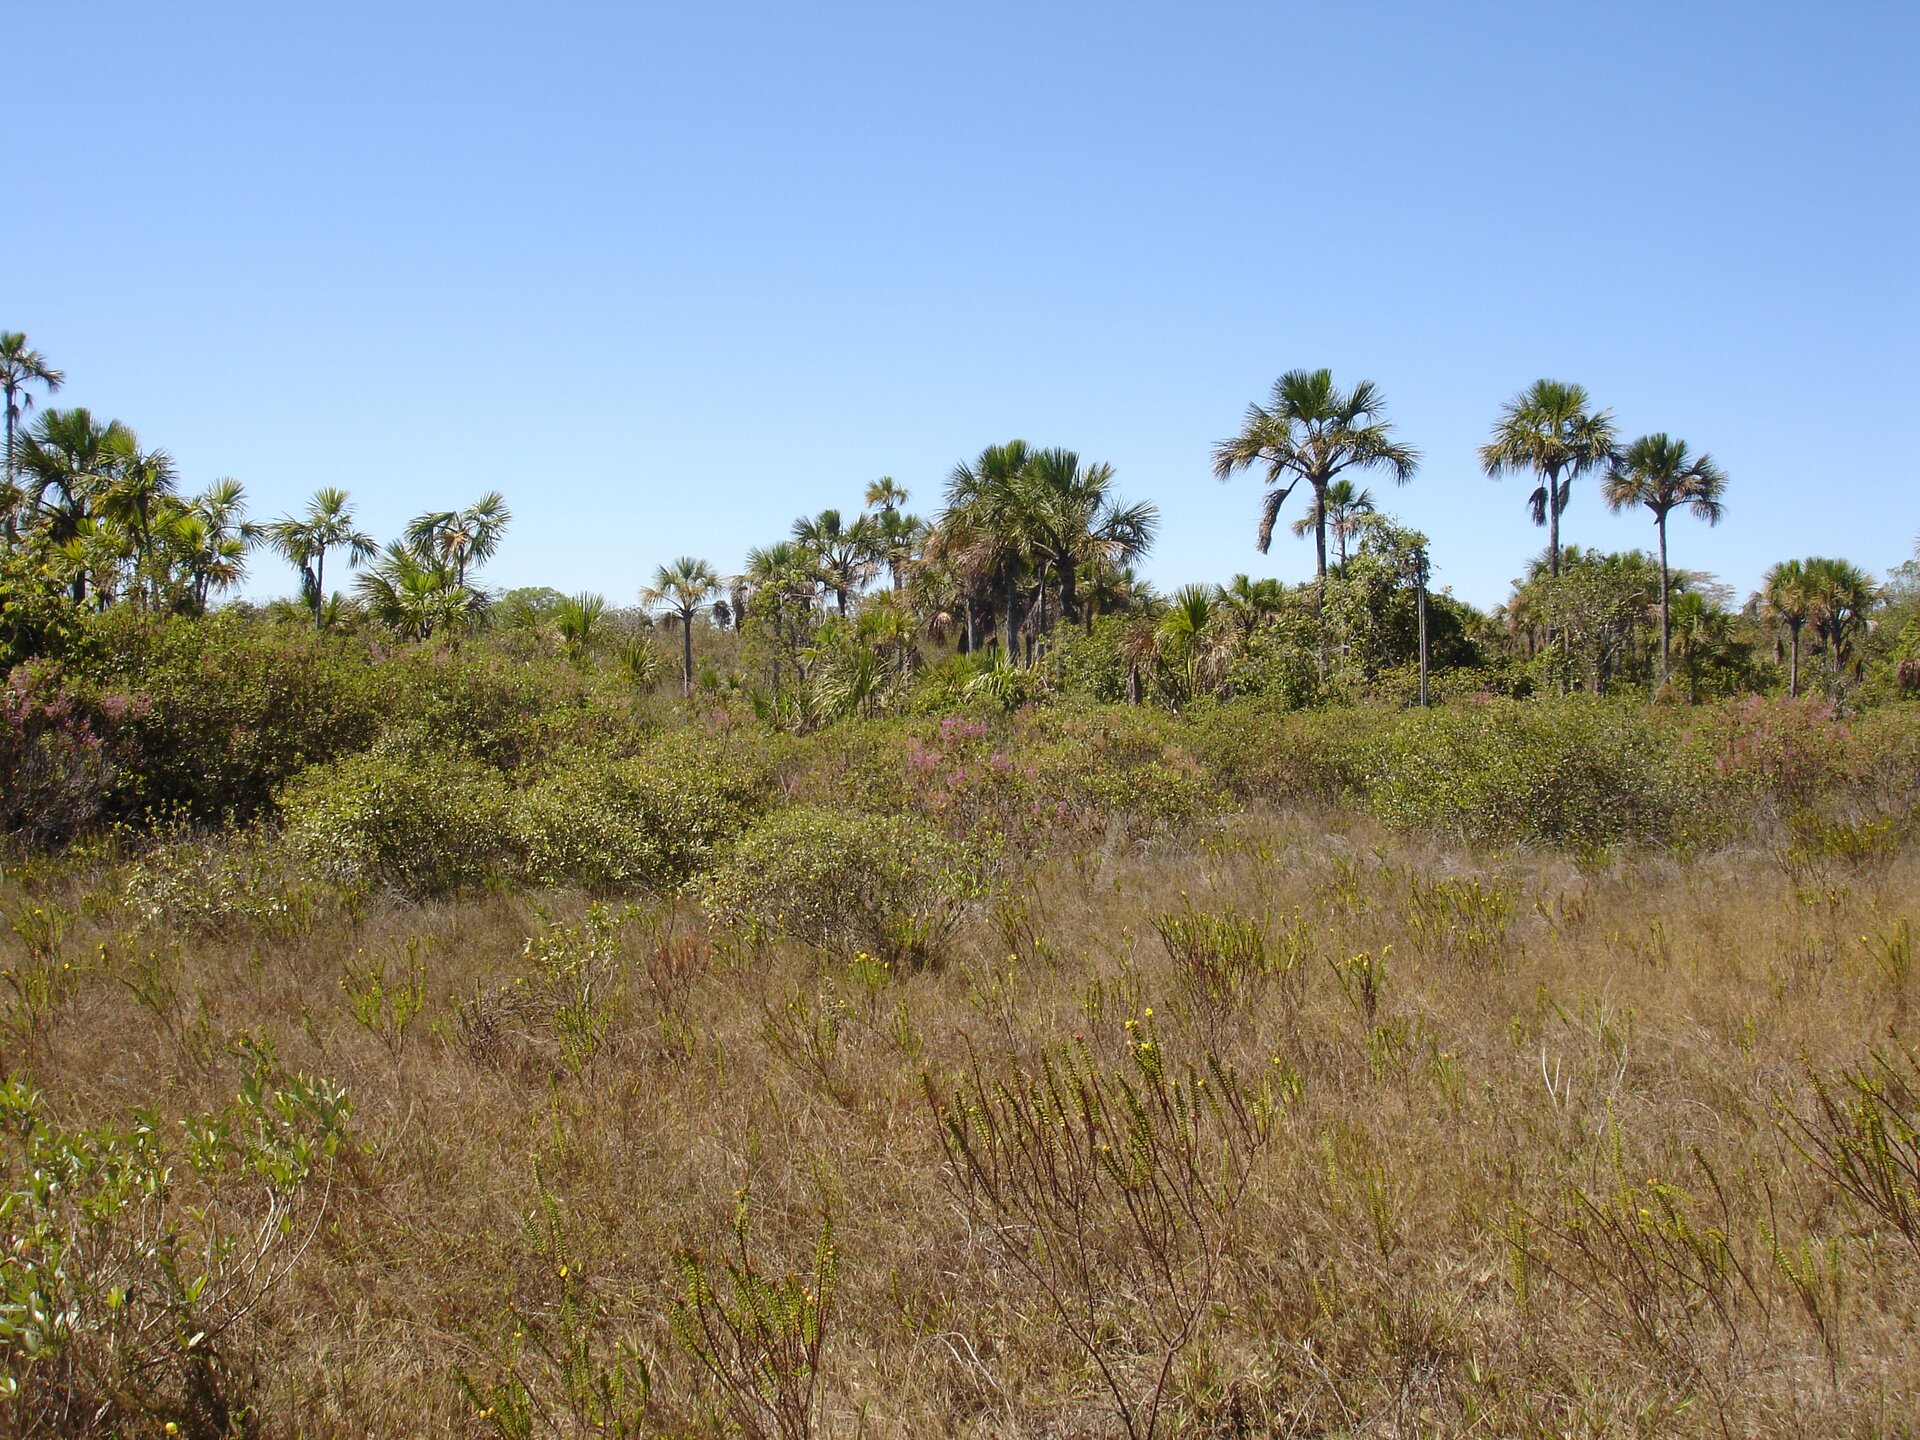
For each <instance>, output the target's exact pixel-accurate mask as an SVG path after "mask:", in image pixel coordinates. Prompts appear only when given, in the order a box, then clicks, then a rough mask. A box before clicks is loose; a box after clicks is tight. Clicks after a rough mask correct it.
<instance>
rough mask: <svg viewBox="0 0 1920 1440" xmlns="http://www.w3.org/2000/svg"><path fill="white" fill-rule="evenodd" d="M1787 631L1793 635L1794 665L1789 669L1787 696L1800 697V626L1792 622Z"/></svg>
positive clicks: (1795, 698)
mask: <svg viewBox="0 0 1920 1440" xmlns="http://www.w3.org/2000/svg"><path fill="white" fill-rule="evenodd" d="M1787 632H1788V633H1789V634H1790V635H1792V636H1793V667H1792V668H1791V669H1790V670H1788V671H1787V698H1788V699H1789V700H1798V699H1799V698H1800V626H1799V625H1798V624H1790V625H1788V626H1787Z"/></svg>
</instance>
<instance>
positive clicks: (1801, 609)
mask: <svg viewBox="0 0 1920 1440" xmlns="http://www.w3.org/2000/svg"><path fill="white" fill-rule="evenodd" d="M1754 598H1755V599H1756V600H1758V601H1759V602H1760V610H1761V614H1762V615H1763V616H1764V617H1765V618H1766V619H1768V620H1769V621H1771V622H1772V623H1773V624H1776V625H1784V626H1786V627H1787V634H1788V636H1789V637H1790V638H1791V642H1792V646H1793V660H1792V665H1791V668H1790V669H1789V670H1788V671H1787V694H1788V696H1789V697H1790V698H1797V697H1798V696H1799V694H1800V631H1801V630H1802V629H1803V628H1804V627H1805V626H1806V623H1807V619H1808V617H1809V616H1810V615H1811V614H1812V613H1813V587H1812V585H1811V584H1810V583H1809V577H1808V575H1807V562H1806V561H1804V560H1782V561H1781V562H1780V563H1779V564H1777V565H1775V566H1773V568H1771V569H1770V570H1768V571H1767V573H1766V574H1765V575H1764V576H1762V577H1761V581H1760V593H1759V594H1758V595H1756V596H1755V597H1754ZM1779 658H1780V652H1779V651H1778V650H1776V651H1774V660H1775V662H1776V663H1778V661H1779Z"/></svg>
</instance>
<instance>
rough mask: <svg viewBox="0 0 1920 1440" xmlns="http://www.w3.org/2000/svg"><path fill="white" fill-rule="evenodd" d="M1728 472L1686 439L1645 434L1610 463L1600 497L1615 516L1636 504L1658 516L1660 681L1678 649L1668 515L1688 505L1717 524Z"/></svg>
mask: <svg viewBox="0 0 1920 1440" xmlns="http://www.w3.org/2000/svg"><path fill="white" fill-rule="evenodd" d="M1726 489H1727V476H1726V472H1725V471H1724V470H1722V469H1721V468H1720V467H1719V466H1718V465H1716V464H1714V463H1713V457H1712V456H1711V455H1708V454H1705V453H1702V454H1699V455H1694V454H1691V453H1689V451H1688V450H1687V442H1686V441H1684V440H1673V439H1669V438H1668V437H1667V436H1666V435H1665V434H1664V433H1662V434H1657V435H1642V436H1641V437H1640V438H1639V439H1638V440H1636V441H1634V442H1633V443H1632V444H1631V445H1629V446H1628V447H1627V448H1626V449H1625V450H1624V451H1622V452H1621V453H1620V454H1618V455H1616V456H1614V458H1613V459H1612V460H1611V461H1610V462H1609V463H1608V466H1607V473H1606V477H1605V478H1604V479H1603V480H1602V481H1601V482H1600V493H1601V495H1602V497H1603V498H1604V499H1605V500H1606V502H1607V508H1608V509H1610V510H1612V511H1613V512H1614V513H1615V514H1616V515H1617V514H1619V513H1620V512H1621V511H1622V510H1625V509H1627V508H1628V507H1629V506H1632V505H1644V506H1646V507H1647V509H1649V510H1651V511H1652V512H1653V524H1654V528H1655V529H1656V530H1657V531H1658V532H1659V535H1660V683H1661V684H1662V685H1665V684H1666V683H1667V680H1668V678H1669V676H1670V674H1671V670H1670V661H1669V653H1670V651H1671V649H1672V645H1673V611H1672V605H1671V603H1670V598H1671V597H1670V591H1671V589H1672V586H1671V583H1670V581H1669V579H1668V575H1667V516H1669V515H1671V514H1672V513H1673V512H1674V511H1675V510H1677V509H1678V508H1679V507H1680V506H1682V505H1684V506H1686V507H1687V509H1688V510H1689V511H1690V512H1692V514H1693V515H1694V517H1695V518H1696V519H1700V520H1704V521H1706V522H1707V524H1709V525H1718V524H1719V523H1720V517H1721V516H1722V515H1723V514H1725V513H1726V507H1725V506H1724V505H1722V504H1721V503H1720V497H1721V496H1722V495H1724V494H1725V493H1726Z"/></svg>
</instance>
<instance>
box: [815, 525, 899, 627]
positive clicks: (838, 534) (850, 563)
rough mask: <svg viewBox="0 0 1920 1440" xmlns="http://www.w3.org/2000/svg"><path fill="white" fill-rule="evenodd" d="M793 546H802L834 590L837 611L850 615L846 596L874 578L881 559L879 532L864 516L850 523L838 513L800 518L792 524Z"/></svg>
mask: <svg viewBox="0 0 1920 1440" xmlns="http://www.w3.org/2000/svg"><path fill="white" fill-rule="evenodd" d="M793 539H794V543H795V544H797V545H800V546H803V547H804V548H805V549H807V550H808V551H809V552H811V554H812V555H813V557H814V560H815V562H816V563H817V564H818V565H819V567H820V575H821V578H822V579H824V580H825V581H826V583H827V585H828V587H829V588H831V589H832V591H833V595H834V601H835V604H836V608H837V609H838V610H839V612H840V613H841V614H842V615H844V614H846V613H847V597H848V596H849V595H850V594H852V593H853V592H854V591H856V590H858V589H860V588H861V587H863V586H864V585H865V584H866V583H867V581H868V580H869V579H871V578H872V577H873V570H874V566H875V565H876V564H877V563H878V562H879V560H880V556H881V543H880V530H879V527H878V526H877V525H875V524H874V522H873V520H872V519H871V518H869V517H867V516H865V515H862V516H860V517H859V518H858V519H856V520H854V521H853V523H852V524H847V523H846V522H845V521H844V520H842V518H841V515H840V512H839V511H838V510H822V511H821V512H820V513H819V514H818V515H814V516H811V517H809V516H805V515H803V516H801V517H800V518H799V519H798V520H796V521H794V522H793Z"/></svg>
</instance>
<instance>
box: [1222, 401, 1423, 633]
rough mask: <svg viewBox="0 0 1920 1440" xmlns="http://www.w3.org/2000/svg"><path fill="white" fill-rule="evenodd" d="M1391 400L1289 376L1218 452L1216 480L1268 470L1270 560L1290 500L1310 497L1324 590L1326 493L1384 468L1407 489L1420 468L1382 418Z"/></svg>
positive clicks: (1264, 526) (1265, 537)
mask: <svg viewBox="0 0 1920 1440" xmlns="http://www.w3.org/2000/svg"><path fill="white" fill-rule="evenodd" d="M1385 409H1386V398H1385V397H1384V396H1383V395H1382V394H1381V393H1380V389H1379V387H1378V386H1376V385H1375V384H1374V383H1373V382H1372V381H1371V380H1362V381H1360V382H1359V383H1358V384H1357V385H1355V386H1354V387H1353V388H1352V389H1351V390H1344V391H1343V390H1341V389H1340V388H1339V387H1338V386H1336V385H1335V384H1334V383H1333V372H1332V371H1331V370H1289V371H1288V372H1287V373H1286V374H1284V375H1282V376H1281V377H1280V378H1279V379H1278V380H1276V381H1274V382H1273V393H1272V395H1271V396H1270V397H1269V399H1268V402H1267V403H1266V404H1265V405H1249V406H1248V407H1247V415H1246V420H1245V423H1244V424H1242V425H1241V427H1240V433H1239V434H1238V435H1235V436H1232V437H1231V438H1229V439H1226V440H1222V441H1220V442H1219V444H1217V445H1215V446H1214V447H1213V473H1214V474H1215V475H1217V476H1218V477H1219V478H1220V479H1222V480H1229V479H1231V478H1233V476H1234V475H1236V474H1238V473H1239V472H1240V471H1242V470H1250V469H1252V468H1254V467H1255V466H1260V467H1263V468H1264V469H1265V471H1266V484H1267V496H1266V500H1265V502H1264V504H1263V505H1262V507H1261V511H1260V531H1259V539H1258V544H1259V548H1260V553H1261V554H1263V555H1264V554H1265V553H1266V551H1267V547H1268V545H1270V544H1271V543H1272V542H1273V527H1274V524H1275V522H1276V521H1277V520H1278V519H1279V516H1280V507H1281V506H1282V505H1284V504H1285V503H1286V500H1287V497H1288V496H1289V495H1291V494H1292V493H1293V492H1294V490H1295V489H1296V488H1297V487H1298V486H1299V485H1300V484H1301V482H1303V481H1304V482H1305V483H1306V485H1307V487H1308V488H1309V489H1310V490H1311V491H1312V492H1313V506H1314V508H1313V542H1314V580H1315V585H1316V593H1317V596H1318V599H1319V600H1320V601H1322V602H1324V601H1325V599H1326V589H1327V491H1328V487H1329V486H1331V485H1332V484H1333V482H1334V481H1335V480H1336V479H1337V478H1338V477H1339V475H1340V473H1341V472H1342V471H1344V470H1348V469H1359V470H1373V469H1384V470H1387V471H1390V472H1391V473H1392V475H1393V479H1394V483H1395V484H1398V485H1404V484H1406V483H1407V482H1408V481H1409V480H1411V479H1412V478H1413V476H1414V472H1415V471H1416V470H1418V469H1419V466H1420V452H1419V451H1417V450H1415V449H1413V448H1412V447H1410V446H1407V445H1402V444H1400V443H1399V442H1398V441H1396V440H1395V439H1394V438H1393V426H1392V425H1391V424H1390V423H1388V422H1387V421H1385V420H1382V419H1379V418H1378V417H1379V415H1380V414H1381V412H1382V411H1384V410H1385Z"/></svg>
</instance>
